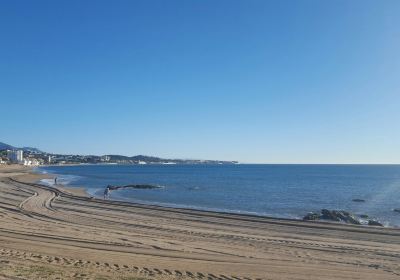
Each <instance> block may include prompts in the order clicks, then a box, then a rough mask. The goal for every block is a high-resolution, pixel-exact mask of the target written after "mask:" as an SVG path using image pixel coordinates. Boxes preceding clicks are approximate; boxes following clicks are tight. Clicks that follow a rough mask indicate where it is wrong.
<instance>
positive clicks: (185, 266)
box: [0, 166, 400, 280]
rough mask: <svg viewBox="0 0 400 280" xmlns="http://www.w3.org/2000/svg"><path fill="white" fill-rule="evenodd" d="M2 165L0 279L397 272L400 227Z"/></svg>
mask: <svg viewBox="0 0 400 280" xmlns="http://www.w3.org/2000/svg"><path fill="white" fill-rule="evenodd" d="M41 176H44V175H38V174H31V173H30V169H29V168H22V167H15V166H11V167H4V166H3V167H0V216H1V219H0V279H209V280H213V279H224V280H228V279H232V280H249V279H254V280H255V279H400V231H399V230H398V229H391V228H379V227H367V226H352V225H341V224H329V223H319V222H304V221H293V220H284V219H273V218H262V217H252V216H243V215H235V214H224V213H213V212H205V211H196V210H185V209H173V208H164V207H158V206H145V205H139V204H131V203H125V202H116V201H103V200H99V199H92V198H89V197H87V196H84V192H83V191H82V190H78V192H73V191H71V190H70V189H65V188H63V189H61V188H60V189H54V188H50V187H46V186H42V185H39V184H36V183H35V182H36V181H37V180H38V179H40V178H41Z"/></svg>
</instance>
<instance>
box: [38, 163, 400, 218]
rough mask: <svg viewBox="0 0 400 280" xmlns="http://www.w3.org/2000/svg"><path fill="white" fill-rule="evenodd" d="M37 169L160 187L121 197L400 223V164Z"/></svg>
mask: <svg viewBox="0 0 400 280" xmlns="http://www.w3.org/2000/svg"><path fill="white" fill-rule="evenodd" d="M38 172H48V173H54V174H59V175H58V177H59V178H58V182H59V183H61V184H65V185H68V186H71V187H85V188H86V189H87V191H88V192H89V193H90V194H92V195H94V196H102V194H103V191H104V188H105V187H106V186H107V185H108V184H111V185H126V184H153V185H159V186H163V188H161V189H148V190H135V189H125V190H118V191H113V192H111V198H112V199H118V200H127V201H133V202H141V203H149V204H158V205H165V206H174V207H185V208H196V209H206V210H215V211H227V212H235V213H248V214H257V215H265V216H273V217H284V218H302V217H303V216H304V215H305V214H306V213H307V212H310V211H319V210H320V209H322V208H327V209H342V210H347V211H350V212H354V213H356V214H367V215H369V216H370V217H373V218H377V219H378V220H380V221H382V222H384V223H386V224H387V225H391V226H400V213H396V212H394V211H393V209H394V208H400V165H79V166H51V167H40V168H38ZM43 182H44V183H47V184H49V185H51V184H52V183H53V180H45V181H43ZM355 198H359V199H364V200H365V202H353V201H352V199H355Z"/></svg>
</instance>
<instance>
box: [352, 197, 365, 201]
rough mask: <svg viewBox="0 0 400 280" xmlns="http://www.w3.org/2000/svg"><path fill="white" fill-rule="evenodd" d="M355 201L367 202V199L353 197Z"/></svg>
mask: <svg viewBox="0 0 400 280" xmlns="http://www.w3.org/2000/svg"><path fill="white" fill-rule="evenodd" d="M352 201H353V202H365V199H361V198H355V199H352Z"/></svg>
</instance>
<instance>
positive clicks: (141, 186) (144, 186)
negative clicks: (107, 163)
mask: <svg viewBox="0 0 400 280" xmlns="http://www.w3.org/2000/svg"><path fill="white" fill-rule="evenodd" d="M120 189H141V190H150V189H161V187H160V186H155V185H147V184H139V185H132V184H131V185H124V186H113V185H108V186H107V187H106V188H105V190H104V199H107V198H109V196H110V193H111V191H116V190H120Z"/></svg>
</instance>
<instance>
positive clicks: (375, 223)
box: [368, 220, 383, 227]
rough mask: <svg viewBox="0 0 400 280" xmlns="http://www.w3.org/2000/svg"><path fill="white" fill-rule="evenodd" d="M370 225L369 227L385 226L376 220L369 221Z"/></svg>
mask: <svg viewBox="0 0 400 280" xmlns="http://www.w3.org/2000/svg"><path fill="white" fill-rule="evenodd" d="M368 225H369V226H378V227H383V224H381V223H380V222H378V221H375V220H369V221H368Z"/></svg>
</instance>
